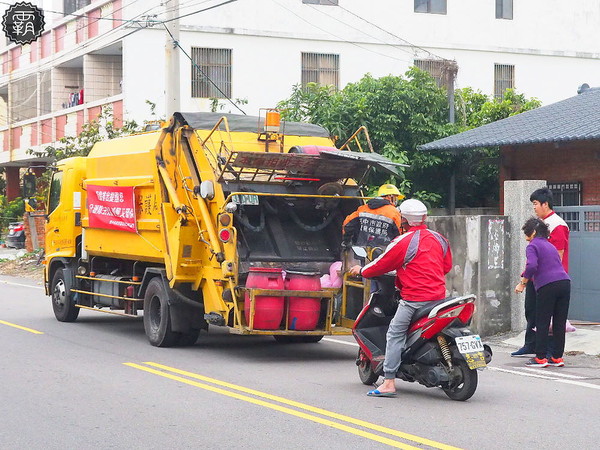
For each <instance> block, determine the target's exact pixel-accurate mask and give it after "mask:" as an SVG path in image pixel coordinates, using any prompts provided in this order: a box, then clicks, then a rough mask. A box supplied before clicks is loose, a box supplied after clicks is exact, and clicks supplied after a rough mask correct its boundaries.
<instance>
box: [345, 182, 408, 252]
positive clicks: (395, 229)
mask: <svg viewBox="0 0 600 450" xmlns="http://www.w3.org/2000/svg"><path fill="white" fill-rule="evenodd" d="M377 195H378V196H377V197H376V198H372V199H371V200H369V201H368V202H367V203H366V204H364V205H361V206H359V207H358V209H357V210H356V211H354V212H353V213H352V214H350V215H349V216H348V217H346V219H345V220H344V223H343V224H342V232H343V233H344V237H343V242H344V245H346V246H349V245H350V244H355V245H360V246H361V247H385V246H386V245H388V244H389V243H390V242H391V240H392V239H394V238H395V237H396V236H398V235H399V234H402V221H401V219H400V213H399V212H398V209H397V208H396V202H397V201H398V199H403V198H404V196H403V195H402V194H401V193H400V191H399V190H398V188H397V187H396V186H394V185H393V184H384V185H382V186H381V187H380V188H379V191H378V192H377Z"/></svg>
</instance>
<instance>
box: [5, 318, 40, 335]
mask: <svg viewBox="0 0 600 450" xmlns="http://www.w3.org/2000/svg"><path fill="white" fill-rule="evenodd" d="M0 323H1V324H3V325H8V326H9V327H14V328H18V329H19V330H23V331H29V332H30V333H33V334H44V333H43V332H41V331H38V330H33V329H31V328H27V327H22V326H21V325H15V324H14V323H10V322H5V321H4V320H0Z"/></svg>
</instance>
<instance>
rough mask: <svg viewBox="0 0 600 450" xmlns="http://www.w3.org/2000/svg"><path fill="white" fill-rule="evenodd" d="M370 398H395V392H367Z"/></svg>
mask: <svg viewBox="0 0 600 450" xmlns="http://www.w3.org/2000/svg"><path fill="white" fill-rule="evenodd" d="M367 395H368V396H369V397H395V396H396V393H395V392H380V391H379V389H373V390H372V391H369V392H367Z"/></svg>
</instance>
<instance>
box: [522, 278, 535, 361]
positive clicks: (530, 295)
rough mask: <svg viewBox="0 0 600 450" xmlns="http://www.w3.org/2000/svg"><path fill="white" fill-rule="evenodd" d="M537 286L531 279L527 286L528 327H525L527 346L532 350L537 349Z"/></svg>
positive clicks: (526, 312) (526, 316)
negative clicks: (534, 285) (535, 329)
mask: <svg viewBox="0 0 600 450" xmlns="http://www.w3.org/2000/svg"><path fill="white" fill-rule="evenodd" d="M536 295H537V294H536V292H535V288H534V287H533V281H531V280H529V281H528V282H527V285H526V286H525V320H527V328H525V347H527V348H530V349H531V350H534V349H535V331H534V328H535V314H536V312H535V304H536V302H535V299H536Z"/></svg>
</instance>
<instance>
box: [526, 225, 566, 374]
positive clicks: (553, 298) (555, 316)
mask: <svg viewBox="0 0 600 450" xmlns="http://www.w3.org/2000/svg"><path fill="white" fill-rule="evenodd" d="M521 229H522V230H523V232H524V233H525V239H526V240H527V241H529V245H528V246H527V249H526V251H525V253H526V255H527V264H526V266H525V271H524V272H523V273H522V275H521V282H520V283H519V284H518V285H517V287H516V288H515V292H517V293H519V294H520V293H521V292H523V289H525V285H526V284H527V282H528V281H529V280H530V279H531V280H533V286H534V287H535V290H536V294H537V302H536V315H535V324H536V333H535V334H536V339H535V353H536V356H535V358H532V359H530V360H529V361H528V362H527V365H528V366H532V367H547V366H548V365H551V366H556V367H563V366H564V365H565V363H564V361H563V358H562V356H563V352H564V350H565V324H566V322H567V314H568V312H569V300H570V298H571V278H569V275H568V274H567V272H565V269H564V268H563V265H562V262H561V261H560V256H559V255H558V251H557V250H556V247H554V246H553V245H552V244H551V243H550V241H548V236H549V235H550V232H549V230H548V225H546V224H545V223H544V221H542V220H540V219H538V218H537V217H532V218H531V219H529V220H527V222H525V225H523V228H521ZM551 319H552V335H553V336H554V352H553V355H552V357H551V358H550V360H549V361H548V359H547V358H546V349H547V348H548V328H549V327H550V320H551Z"/></svg>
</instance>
